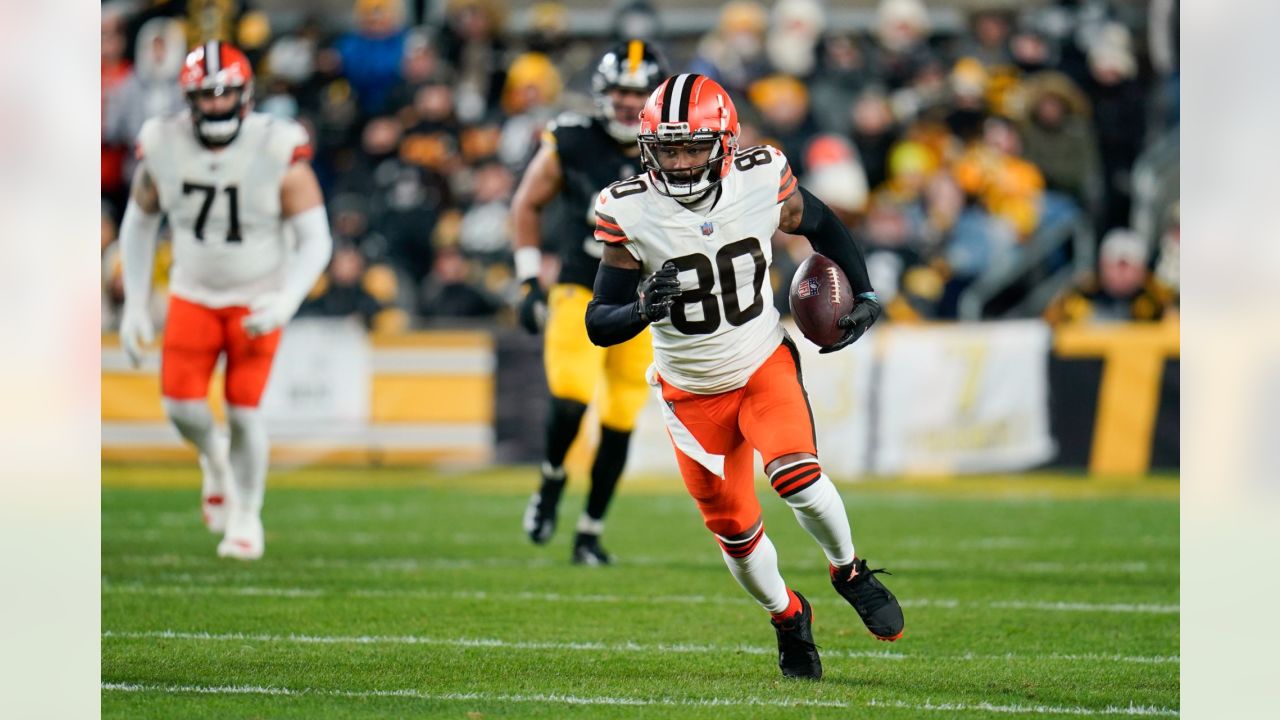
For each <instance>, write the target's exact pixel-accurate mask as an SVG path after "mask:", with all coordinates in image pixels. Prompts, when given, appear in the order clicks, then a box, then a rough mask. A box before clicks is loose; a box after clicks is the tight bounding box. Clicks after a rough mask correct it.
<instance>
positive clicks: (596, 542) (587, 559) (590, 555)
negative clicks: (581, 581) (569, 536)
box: [573, 532, 613, 565]
mask: <svg viewBox="0 0 1280 720" xmlns="http://www.w3.org/2000/svg"><path fill="white" fill-rule="evenodd" d="M573 564H574V565H612V564H613V558H612V557H610V556H609V553H607V552H605V551H604V548H603V547H602V546H601V545H600V536H599V535H592V534H590V533H583V532H580V533H578V534H577V535H575V536H574V538H573Z"/></svg>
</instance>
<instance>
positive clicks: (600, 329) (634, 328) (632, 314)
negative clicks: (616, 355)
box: [587, 263, 649, 347]
mask: <svg viewBox="0 0 1280 720" xmlns="http://www.w3.org/2000/svg"><path fill="white" fill-rule="evenodd" d="M639 286H640V270H639V269H636V270H624V269H623V268H619V267H614V266H612V265H605V264H604V263H600V269H599V270H597V271H596V287H595V296H594V297H592V298H591V302H589V303H587V337H589V338H591V342H592V343H595V344H596V345H599V346H600V347H609V346H610V345H617V344H618V343H623V342H626V341H628V340H630V339H631V338H633V337H635V336H636V335H639V334H640V331H641V330H644V329H645V326H647V325H648V324H649V323H648V322H647V321H646V320H645V319H644V318H642V317H640V300H639V298H637V297H636V288H637V287H639Z"/></svg>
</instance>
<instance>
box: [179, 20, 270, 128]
mask: <svg viewBox="0 0 1280 720" xmlns="http://www.w3.org/2000/svg"><path fill="white" fill-rule="evenodd" d="M178 84H179V85H181V86H182V92H183V93H185V94H186V96H187V103H188V105H190V106H191V119H192V121H193V122H194V123H195V128H196V135H197V136H198V137H199V138H200V141H201V142H202V143H204V144H205V145H209V146H214V147H216V146H220V145H226V144H227V143H229V142H231V141H232V140H234V139H235V138H236V134H237V133H239V132H240V123H241V121H243V120H244V118H245V116H246V115H248V114H249V109H250V108H251V107H252V106H253V66H252V65H250V64H249V58H247V57H245V54H244V53H243V52H241V51H240V49H239V48H237V47H236V46H234V45H232V44H230V43H224V42H221V41H219V40H210V41H208V42H206V43H205V44H203V45H201V46H200V47H198V48H196V49H195V50H192V51H191V52H190V53H188V54H187V59H186V62H185V63H183V66H182V73H181V74H180V75H179V76H178ZM228 92H235V93H236V103H235V106H234V107H233V108H232V109H231V110H228V111H227V112H223V113H206V112H203V111H201V109H200V104H199V103H198V102H197V98H198V97H199V96H201V95H206V94H208V95H216V96H221V95H224V94H226V93H228Z"/></svg>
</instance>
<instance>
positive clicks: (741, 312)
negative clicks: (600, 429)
mask: <svg viewBox="0 0 1280 720" xmlns="http://www.w3.org/2000/svg"><path fill="white" fill-rule="evenodd" d="M720 187H721V194H720V198H719V200H717V201H716V204H715V206H714V207H713V208H712V209H711V210H710V211H708V212H706V213H705V214H703V213H699V212H694V211H692V210H689V209H687V208H685V207H684V206H683V205H681V204H680V203H679V202H677V201H676V200H674V199H672V198H670V197H667V196H666V195H662V194H660V193H658V192H656V191H655V190H654V189H653V188H652V187H651V185H650V183H649V180H648V178H647V176H646V175H638V176H636V177H633V178H630V179H628V180H623V181H621V182H617V183H614V184H613V185H610V186H609V187H607V188H605V189H604V191H603V192H601V193H600V195H599V196H598V197H597V198H596V206H595V212H596V233H595V235H596V239H598V240H601V241H603V242H606V243H609V244H612V245H616V246H621V247H623V248H625V249H626V250H627V251H628V252H630V253H631V255H632V256H633V257H635V258H636V259H637V260H639V261H640V263H641V264H642V266H643V270H642V272H643V274H644V275H646V276H647V275H649V274H650V273H653V272H656V271H657V270H658V269H659V268H661V267H662V266H663V264H664V263H666V262H671V263H673V264H674V265H675V266H676V268H678V269H679V271H680V274H679V278H680V289H681V295H680V296H679V297H678V298H676V300H675V302H674V303H672V305H671V314H670V315H669V316H668V317H667V318H665V319H663V320H660V321H658V322H656V323H654V324H653V325H652V330H653V349H654V363H655V365H657V369H658V372H659V373H660V374H661V375H662V378H663V380H665V381H667V382H669V383H671V384H672V385H674V386H676V387H678V388H680V389H682V390H686V391H688V392H693V393H700V394H714V393H721V392H727V391H729V390H734V389H736V388H739V387H742V386H743V385H746V383H747V380H748V379H749V378H750V377H751V374H752V373H753V372H755V370H756V369H757V368H759V367H760V366H761V365H763V364H764V362H765V360H767V359H768V358H769V356H770V355H771V354H772V353H773V352H774V351H775V350H777V348H778V344H779V343H781V342H782V340H783V338H784V333H783V330H782V326H781V325H780V324H779V315H778V311H777V309H775V308H774V306H773V288H772V286H771V285H770V284H769V266H770V264H771V263H772V262H773V251H772V246H771V243H770V239H771V238H772V237H773V233H774V231H776V230H777V229H778V219H779V217H780V215H781V212H782V202H783V201H784V200H786V198H788V197H790V195H791V194H792V193H794V192H795V191H796V189H797V187H798V186H797V184H796V180H795V177H794V175H792V173H791V170H790V168H789V167H788V165H787V161H786V158H785V157H784V156H783V154H782V152H781V151H779V150H778V149H776V148H773V147H769V146H767V145H762V146H758V147H754V148H747V149H745V150H742V151H739V152H738V153H737V154H736V155H735V158H734V162H733V164H732V169H730V171H729V173H728V175H727V176H726V177H725V179H724V180H723V181H722V182H721V185H720Z"/></svg>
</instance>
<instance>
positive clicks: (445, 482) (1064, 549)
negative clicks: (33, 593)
mask: <svg viewBox="0 0 1280 720" xmlns="http://www.w3.org/2000/svg"><path fill="white" fill-rule="evenodd" d="M103 477H104V488H103V493H102V506H103V507H102V708H103V716H104V717H122V718H123V717H127V718H144V717H145V718H204V717H208V718H226V717H237V718H240V717H254V718H257V717H263V718H267V717H269V718H348V717H361V718H363V717H388V718H392V717H394V718H405V717H414V718H418V717H441V718H468V719H474V718H488V717H511V718H525V717H537V718H566V717H571V718H636V717H646V718H648V717H654V718H715V719H716V720H725V719H727V718H827V717H830V718H837V717H838V718H850V717H860V718H861V717H874V718H885V719H896V718H919V717H933V718H949V717H957V718H988V717H990V718H1011V717H1027V718H1031V717H1036V718H1044V717H1057V716H1063V717H1065V716H1093V715H1106V716H1122V717H1123V716H1176V715H1177V714H1178V705H1179V701H1178V669H1179V658H1178V501H1177V491H1178V488H1177V485H1178V483H1177V480H1176V479H1169V478H1165V479H1147V480H1142V481H1138V482H1134V483H1098V482H1092V481H1087V480H1083V479H1079V478H1062V477H1053V476H1043V475H1040V476H1031V477H1022V478H1009V479H997V478H992V479H978V480H973V481H953V482H950V483H888V482H882V483H868V484H857V485H842V486H841V492H842V494H843V496H844V498H845V502H846V504H847V506H848V507H849V515H850V520H851V522H852V523H853V530H854V541H855V542H856V543H857V546H858V551H859V554H860V555H862V556H864V557H867V558H868V559H869V560H870V561H871V564H872V567H880V566H884V567H887V568H888V569H889V570H890V571H891V572H893V573H894V574H893V576H891V577H884V576H882V577H884V580H885V582H886V584H887V585H889V587H890V588H892V589H893V591H894V592H895V593H896V594H897V595H898V597H899V598H900V599H901V601H902V605H903V607H904V612H905V615H906V621H907V625H906V636H905V637H904V638H903V639H902V640H900V641H898V642H896V643H893V644H887V643H882V642H877V641H876V640H874V639H873V638H871V637H870V636H869V635H868V634H867V632H866V631H865V629H864V628H863V627H862V624H861V622H860V621H859V620H858V618H857V615H856V614H855V613H854V612H853V610H852V608H850V607H849V606H848V605H846V604H844V601H843V600H841V599H840V597H839V596H837V595H836V594H835V592H834V591H833V590H832V589H831V586H830V585H829V583H828V582H827V579H826V572H825V560H824V559H823V557H822V554H821V551H820V550H819V549H818V548H817V546H816V545H815V544H814V543H813V541H812V540H810V539H809V538H808V536H807V535H805V534H804V533H803V531H802V530H801V529H800V528H799V526H798V525H797V523H796V522H795V520H794V518H793V517H792V516H791V514H790V511H789V510H788V509H787V508H786V506H785V505H784V504H783V503H782V502H781V501H780V500H778V499H777V498H776V497H772V496H771V492H770V491H769V490H768V488H767V486H766V485H764V484H763V481H761V486H760V489H759V492H760V496H761V498H762V501H763V503H764V505H765V522H766V526H767V528H768V531H769V534H770V537H771V538H772V539H773V541H774V543H775V545H777V547H778V552H779V556H780V562H781V566H782V571H783V574H784V576H785V577H786V578H787V580H788V583H789V584H790V585H791V586H792V587H795V588H796V589H798V590H800V591H801V592H803V593H804V594H805V595H806V596H807V597H809V598H810V600H811V601H812V603H813V606H814V612H815V623H814V634H815V639H816V640H817V642H818V645H819V646H820V648H821V650H822V656H823V665H824V668H825V671H826V676H825V677H824V678H823V680H822V681H821V682H818V683H811V682H803V681H785V680H783V678H782V677H781V675H780V674H779V672H778V669H777V665H776V662H777V657H776V645H775V642H774V636H773V630H772V628H771V627H770V625H769V622H768V618H767V616H766V615H765V614H764V612H763V611H762V610H760V609H759V608H758V606H756V605H755V604H754V603H753V602H752V601H751V600H750V599H749V598H748V597H747V596H746V594H745V593H744V592H743V591H742V590H741V589H740V588H738V586H737V585H736V584H735V583H734V581H733V579H732V577H731V576H730V575H729V573H728V571H727V570H726V569H725V567H724V563H723V561H722V560H721V558H720V554H719V551H718V549H717V547H716V545H715V543H714V541H713V540H712V538H711V536H710V534H709V533H707V532H706V530H705V529H703V527H702V524H701V521H700V519H699V517H698V515H697V512H696V510H695V509H694V507H693V504H692V501H690V500H689V499H688V498H687V497H686V496H685V494H684V492H683V489H682V488H681V487H680V485H679V483H678V480H676V479H674V478H668V479H650V480H648V481H631V480H627V481H624V485H623V487H622V491H621V493H620V495H619V497H618V498H617V500H616V501H615V505H614V508H613V511H612V513H611V517H610V522H609V528H608V531H607V533H606V536H605V540H606V546H607V547H608V548H609V550H610V551H611V552H613V553H614V554H615V555H616V556H617V558H618V560H619V562H618V564H617V565H615V566H613V567H607V568H579V567H574V566H572V565H570V564H569V563H568V556H569V544H570V541H571V536H572V532H571V530H572V524H573V522H574V520H576V518H577V515H578V512H579V511H580V509H581V502H582V492H583V485H582V483H581V482H578V480H580V479H577V478H575V482H573V483H571V489H572V490H576V494H570V495H569V496H567V497H566V498H565V501H564V503H563V504H562V505H561V514H560V520H561V524H562V527H561V529H560V532H559V533H558V534H557V536H556V537H555V539H554V540H553V541H552V543H551V544H550V545H549V546H546V547H535V546H533V545H531V544H530V543H529V542H528V541H527V540H526V539H525V538H524V536H523V535H522V533H521V532H520V528H519V524H520V515H521V512H522V510H523V508H524V503H525V500H526V498H527V496H528V492H529V491H530V490H531V489H532V486H533V482H534V480H533V473H532V472H531V471H518V470H501V471H492V472H485V473H474V474H472V473H464V474H440V473H428V472H426V471H420V470H398V469H375V470H360V471H355V470H326V469H308V470H298V471H288V472H279V473H276V474H275V475H273V478H272V481H271V482H272V486H271V488H269V489H268V492H267V507H266V510H265V512H264V521H265V523H266V527H267V555H266V557H265V558H264V559H263V560H262V561H259V562H257V563H253V564H243V563H238V562H234V561H230V560H219V559H218V558H217V557H216V556H215V554H214V548H215V546H216V544H217V538H216V537H214V536H212V535H210V534H208V533H207V532H206V531H205V530H204V528H203V526H202V525H201V524H200V519H199V507H198V491H197V490H196V488H197V487H198V474H197V472H196V470H195V469H194V468H186V467H163V468H155V467H134V466H108V467H105V468H104V469H103Z"/></svg>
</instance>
